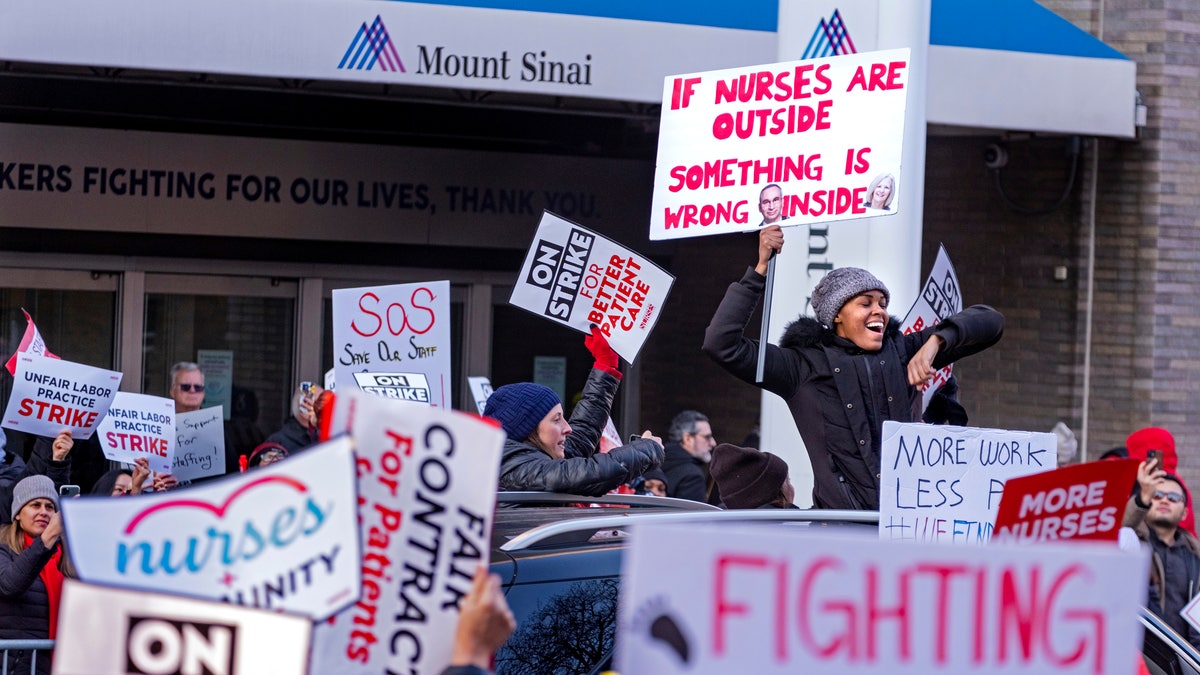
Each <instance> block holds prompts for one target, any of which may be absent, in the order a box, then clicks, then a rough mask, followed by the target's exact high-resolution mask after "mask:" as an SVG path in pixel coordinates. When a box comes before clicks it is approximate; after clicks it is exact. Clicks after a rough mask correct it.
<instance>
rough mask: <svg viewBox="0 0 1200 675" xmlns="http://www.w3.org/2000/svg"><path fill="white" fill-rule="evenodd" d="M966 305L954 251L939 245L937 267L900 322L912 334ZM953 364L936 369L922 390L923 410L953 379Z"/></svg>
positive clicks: (901, 327) (935, 323)
mask: <svg viewBox="0 0 1200 675" xmlns="http://www.w3.org/2000/svg"><path fill="white" fill-rule="evenodd" d="M962 305H963V303H962V293H961V292H960V291H959V286H958V273H957V272H955V271H954V265H953V264H952V263H951V262H950V254H948V253H946V247H945V246H938V252H937V258H935V259H934V261H933V269H932V270H930V272H929V278H928V279H926V280H925V286H924V287H923V288H922V289H921V295H920V297H918V298H917V300H916V302H914V303H913V306H912V307H910V308H909V310H908V314H907V315H905V317H904V321H903V322H902V323H901V324H900V330H902V331H904V334H905V335H908V334H909V333H913V332H919V331H922V330H925V329H926V328H928V327H929V326H936V325H938V324H939V323H941V321H942V319H945V318H947V317H949V316H952V315H954V314H958V313H959V312H961V311H962ZM953 368H954V364H952V363H951V364H948V365H946V366H945V367H943V368H942V369H940V370H938V371H937V372H936V373H934V375H933V379H932V380H930V381H929V384H928V385H927V386H926V387H925V389H924V391H923V392H922V396H921V399H922V400H921V409H922V410H924V409H926V408H928V407H929V400H930V399H932V398H933V395H934V393H936V392H937V390H938V389H941V387H942V385H943V384H945V383H946V380H948V379H950V373H951V372H952V371H953Z"/></svg>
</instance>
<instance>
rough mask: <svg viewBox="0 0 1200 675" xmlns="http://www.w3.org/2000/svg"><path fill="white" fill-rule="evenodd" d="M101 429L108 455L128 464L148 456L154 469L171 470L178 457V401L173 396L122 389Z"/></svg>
mask: <svg viewBox="0 0 1200 675" xmlns="http://www.w3.org/2000/svg"><path fill="white" fill-rule="evenodd" d="M98 431H99V433H100V448H101V449H102V450H103V451H104V456H105V457H107V458H109V459H111V460H113V461H115V462H125V463H128V464H132V463H133V461H134V460H136V459H138V458H140V457H145V458H146V459H147V460H149V461H150V469H151V470H153V471H156V472H158V473H171V469H172V468H173V464H174V460H175V402H174V401H172V400H171V399H169V398H163V397H161V396H148V395H146V394H131V393H129V392H127V391H119V392H117V395H116V397H115V398H113V402H112V405H111V406H110V407H109V409H108V414H107V415H105V416H104V419H103V420H100V427H99V429H98Z"/></svg>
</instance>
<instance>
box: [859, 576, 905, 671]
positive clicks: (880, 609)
mask: <svg viewBox="0 0 1200 675" xmlns="http://www.w3.org/2000/svg"><path fill="white" fill-rule="evenodd" d="M899 582H900V583H899V584H896V585H897V586H898V592H899V595H900V597H899V598H897V599H896V601H895V603H896V604H895V605H893V606H892V607H884V606H882V605H881V604H880V602H879V600H880V599H879V596H880V591H879V570H878V569H877V568H876V567H875V566H874V565H872V566H870V567H868V568H867V616H866V619H867V659H869V660H872V661H874V660H876V659H877V658H879V648H878V644H877V642H878V633H879V631H878V628H877V624H878V623H879V622H880V621H882V620H884V619H891V620H894V621H897V622H898V625H899V626H900V635H899V637H898V638H897V640H898V647H899V657H900V660H902V661H907V660H908V659H909V658H910V656H911V651H910V643H911V642H912V631H911V630H910V625H909V621H908V601H909V575H908V573H907V572H906V573H902V574H901V575H900V579H899Z"/></svg>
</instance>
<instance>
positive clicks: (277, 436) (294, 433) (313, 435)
mask: <svg viewBox="0 0 1200 675" xmlns="http://www.w3.org/2000/svg"><path fill="white" fill-rule="evenodd" d="M323 391H325V389H324V388H323V387H321V386H319V385H317V384H314V383H313V382H310V381H308V380H305V381H304V382H301V383H300V384H299V385H297V386H296V391H295V392H294V393H293V394H292V414H291V415H290V416H289V417H288V418H287V419H286V420H284V422H283V426H282V427H280V428H279V431H276V432H275V433H273V434H271V435H270V436H267V440H266V442H268V443H277V444H279V445H281V446H283V448H284V449H285V450H287V452H288V454H289V455H291V454H295V453H296V452H299V451H300V450H303V449H304V448H307V447H308V446H310V445H314V444H316V442H317V440H318V439H317V435H318V429H317V427H318V426H319V424H318V422H319V421H320V420H318V419H317V411H316V400H317V397H319V396H320V395H321V393H322V392H323Z"/></svg>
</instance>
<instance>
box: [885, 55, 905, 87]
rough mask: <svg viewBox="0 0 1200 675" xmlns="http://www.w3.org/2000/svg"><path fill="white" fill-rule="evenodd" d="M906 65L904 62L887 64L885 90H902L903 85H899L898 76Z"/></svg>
mask: <svg viewBox="0 0 1200 675" xmlns="http://www.w3.org/2000/svg"><path fill="white" fill-rule="evenodd" d="M907 66H908V64H907V63H905V62H904V61H892V62H891V63H889V64H888V79H887V89H903V88H904V85H903V84H901V83H900V74H901V73H902V72H903V71H904V68H905V67H907Z"/></svg>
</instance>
